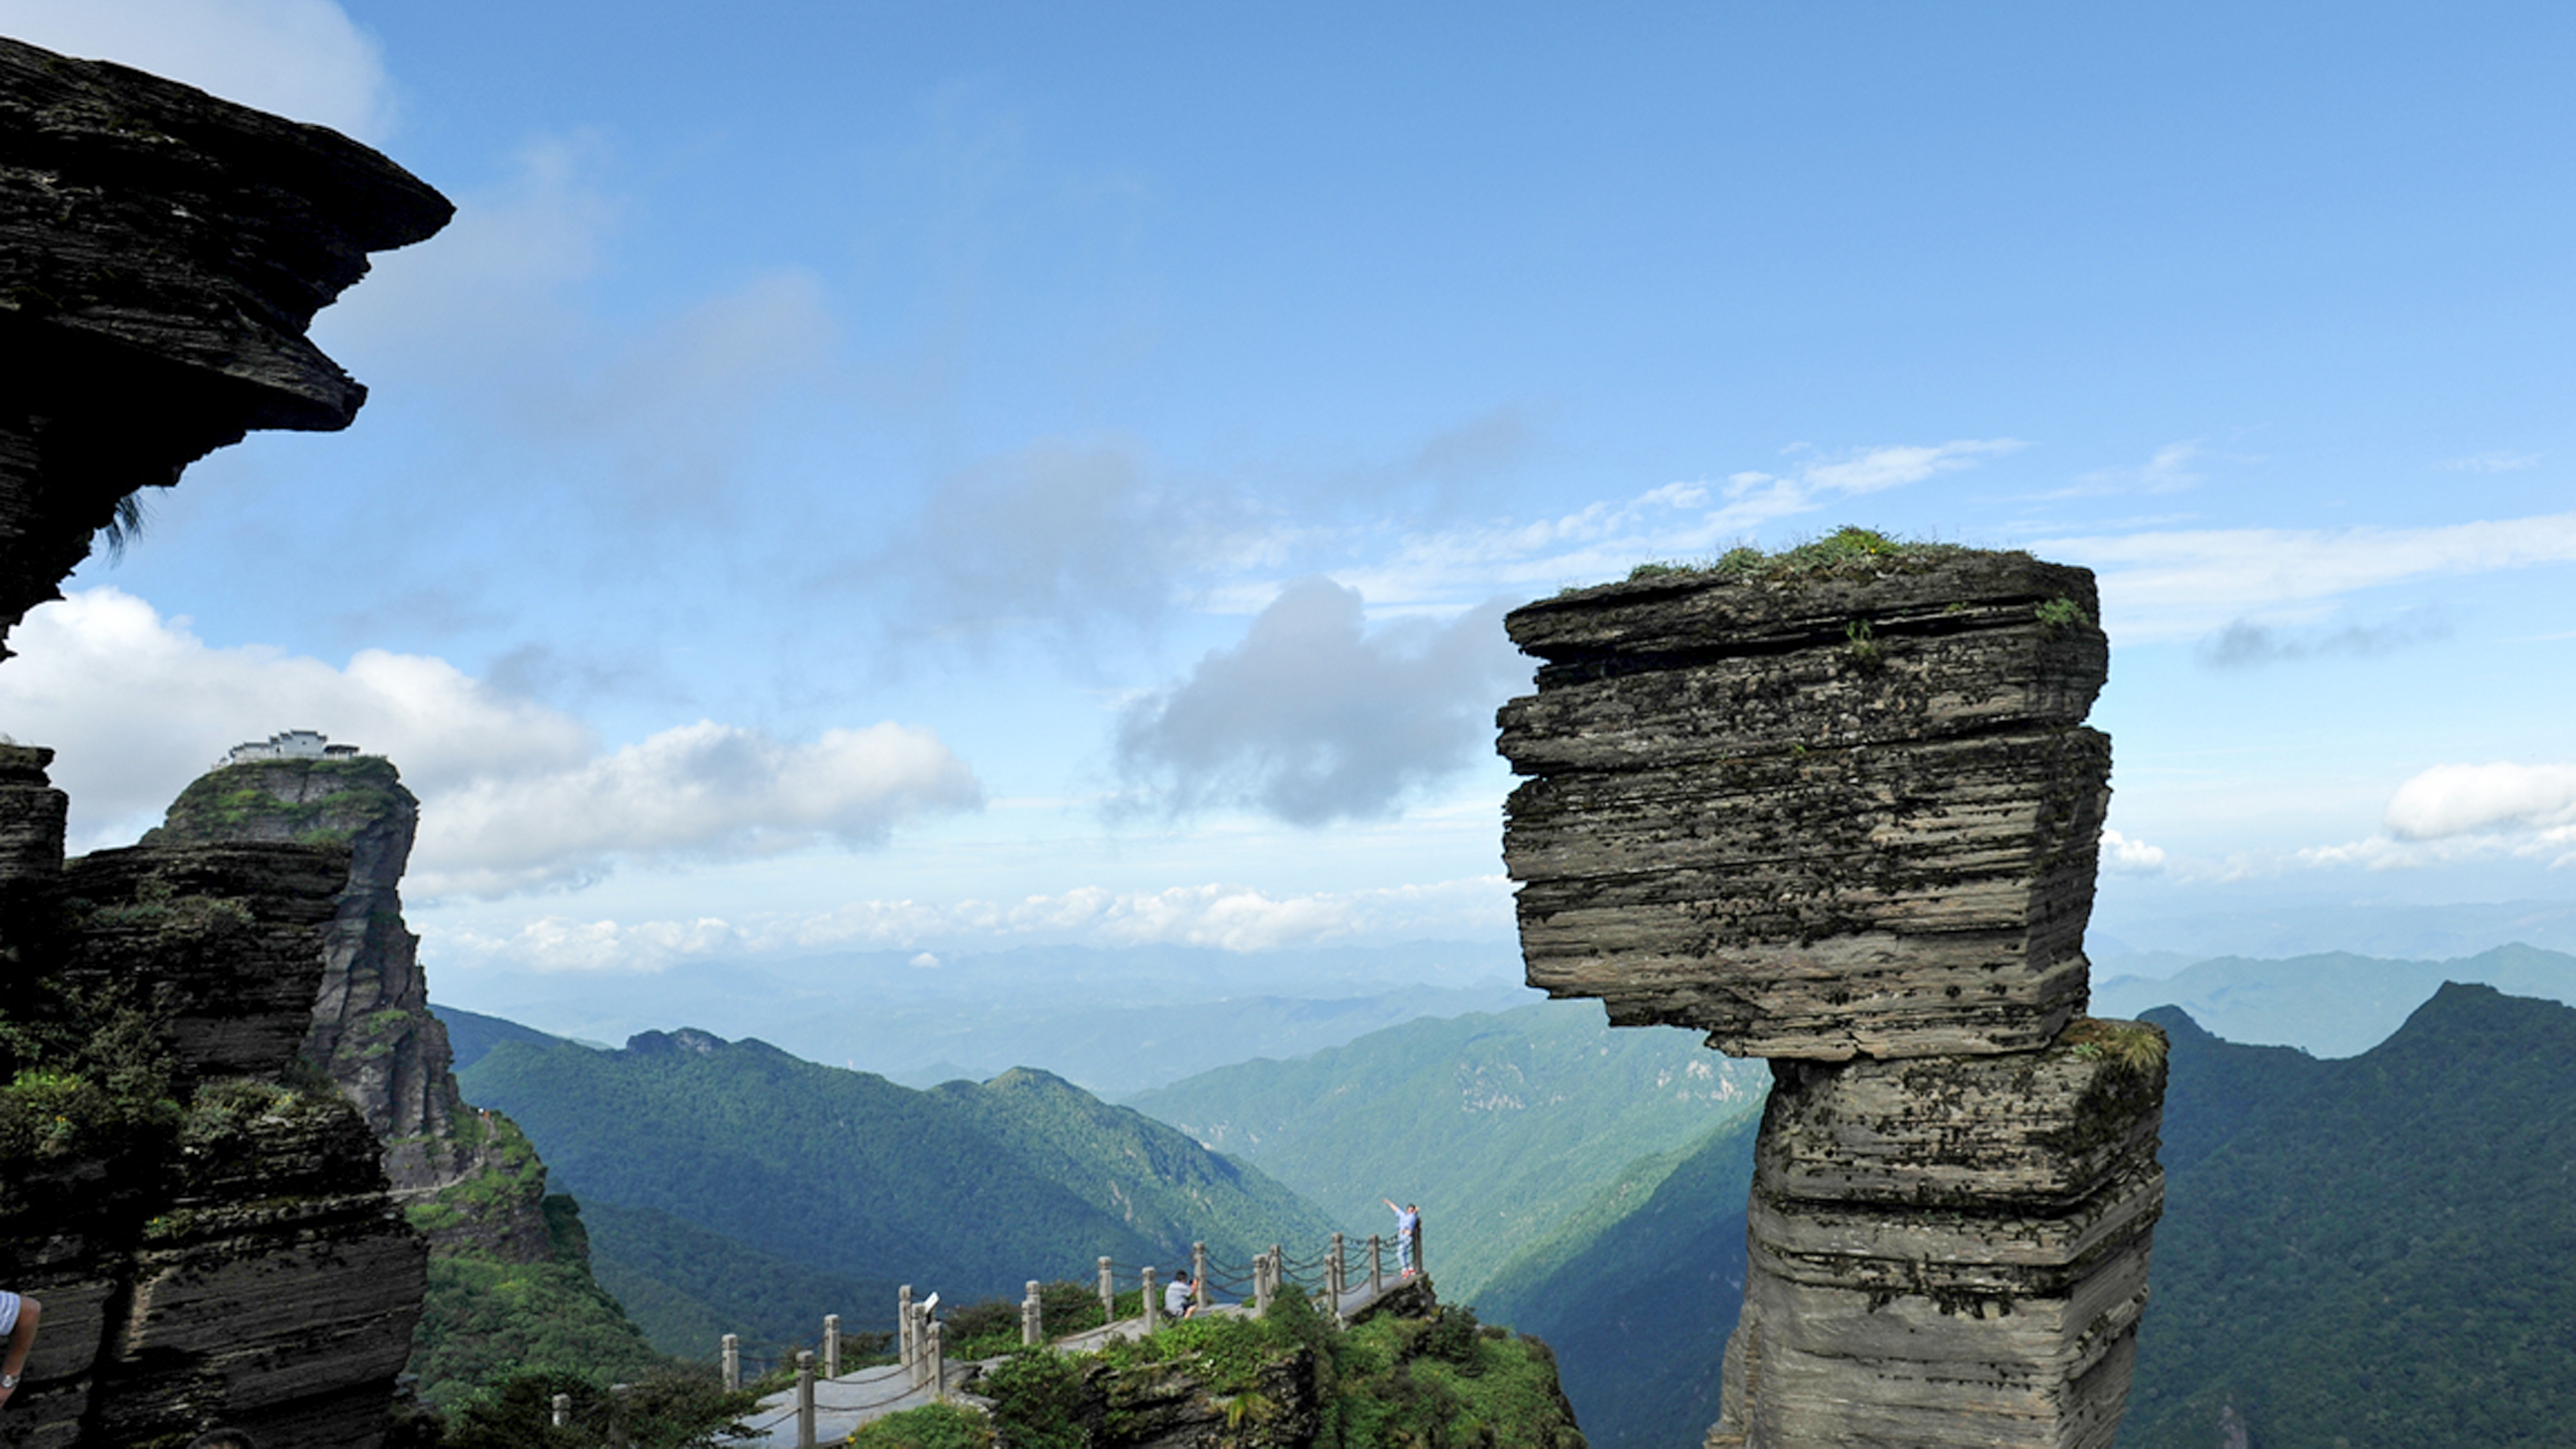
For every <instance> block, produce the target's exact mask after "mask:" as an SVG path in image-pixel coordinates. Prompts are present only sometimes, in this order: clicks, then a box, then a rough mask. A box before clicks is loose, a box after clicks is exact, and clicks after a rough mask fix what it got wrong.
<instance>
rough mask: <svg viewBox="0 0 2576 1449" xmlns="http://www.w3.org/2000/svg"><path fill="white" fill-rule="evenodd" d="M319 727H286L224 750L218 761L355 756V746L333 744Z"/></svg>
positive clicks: (239, 762) (340, 758) (333, 758)
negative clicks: (306, 728) (276, 732)
mask: <svg viewBox="0 0 2576 1449" xmlns="http://www.w3.org/2000/svg"><path fill="white" fill-rule="evenodd" d="M330 738H331V737H330V736H329V735H326V734H324V733H322V732H321V731H320V730H287V731H285V732H284V733H282V734H274V735H270V736H269V737H268V738H267V739H265V740H252V741H250V742H249V743H247V744H239V745H235V746H233V747H232V748H231V749H229V750H227V751H225V752H224V757H223V759H222V760H221V761H220V762H219V763H222V764H226V765H246V764H249V763H250V762H251V761H253V760H345V759H350V758H353V757H354V756H356V755H357V754H358V753H359V749H358V747H357V746H356V745H335V744H332V743H330Z"/></svg>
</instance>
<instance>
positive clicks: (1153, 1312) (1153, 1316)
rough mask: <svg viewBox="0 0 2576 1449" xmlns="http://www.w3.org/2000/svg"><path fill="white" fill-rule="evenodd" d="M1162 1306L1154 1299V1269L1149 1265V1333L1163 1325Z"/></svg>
mask: <svg viewBox="0 0 2576 1449" xmlns="http://www.w3.org/2000/svg"><path fill="white" fill-rule="evenodd" d="M1162 1307H1163V1305H1162V1304H1160V1303H1157V1302H1155V1301H1154V1270H1153V1268H1152V1267H1151V1266H1150V1265H1148V1266H1147V1267H1146V1269H1145V1331H1146V1332H1147V1333H1151V1332H1153V1331H1154V1330H1155V1329H1157V1328H1160V1327H1162V1326H1163V1324H1162V1319H1163V1314H1162Z"/></svg>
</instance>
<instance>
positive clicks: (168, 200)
mask: <svg viewBox="0 0 2576 1449" xmlns="http://www.w3.org/2000/svg"><path fill="white" fill-rule="evenodd" d="M450 212H451V208H450V207H449V206H448V204H447V201H446V200H445V198H443V197H441V196H440V195H439V194H438V193H437V192H435V191H433V190H431V189H430V188H429V187H428V186H426V185H423V184H422V183H421V182H420V181H419V180H418V179H416V178H415V177H413V176H412V175H411V174H410V173H408V172H406V171H404V170H403V169H402V168H400V167H398V166H396V165H394V164H393V163H392V162H390V161H387V160H386V159H385V158H383V157H382V156H379V155H377V154H376V153H375V152H373V151H370V150H368V149H367V148H366V147H364V146H361V145H359V144H357V143H356V142H354V141H351V140H349V139H348V138H347V137H345V136H342V135H339V134H338V133H336V132H333V131H328V130H325V129H323V128H322V127H319V126H306V125H298V124H297V123H295V122H292V121H287V120H283V119H281V118H279V117H276V116H270V115H265V114H262V113H261V112H258V111H254V110H250V109H248V108H246V107H243V106H237V105H234V104H232V103H230V102H228V101H221V100H217V99H215V98H214V97H212V96H209V95H207V94H206V93H204V92H203V91H199V90H195V89H193V88H191V87H188V86H183V85H179V84H177V83H175V82H172V81H166V80H162V79H160V78H158V77H156V76H150V75H145V74H144V73H142V72H140V71H135V70H128V69H126V68H125V67H123V66H118V65H108V64H104V63H101V62H95V61H83V60H74V59H71V58H70V57H67V56H60V55H55V54H53V53H52V52H50V51H44V50H39V49H37V48H35V47H33V46H29V45H22V44H20V43H18V42H16V41H12V40H0V639H5V636H6V633H7V630H8V628H10V627H12V626H14V625H15V624H16V623H17V621H18V620H19V619H20V618H21V617H23V616H24V615H25V613H26V611H27V610H28V609H30V608H32V607H34V606H35V605H36V604H39V603H42V602H43V601H45V600H46V599H49V598H53V597H55V588H56V585H57V584H58V583H59V582H60V580H61V579H62V577H63V576H64V575H65V574H67V573H69V572H70V571H71V570H72V568H73V567H74V566H76V565H77V564H78V563H79V562H80V561H81V559H82V558H83V557H85V556H86V555H87V554H88V552H89V545H90V537H91V535H92V533H93V532H95V531H96V530H97V529H99V528H100V527H102V526H104V525H106V524H107V523H108V522H109V521H110V520H111V519H113V518H114V517H115V516H116V510H117V506H118V503H119V501H120V500H122V499H123V498H124V497H125V496H126V495H127V494H130V493H132V492H133V491H134V490H135V489H137V488H142V487H147V486H166V485H168V484H170V483H173V482H176V481H177V479H178V476H179V470H180V469H181V468H183V467H185V466H186V465H187V464H188V463H190V462H193V461H194V460H196V459H197V458H199V457H201V456H203V455H204V454H206V453H207V452H209V451H211V450H213V449H215V448H218V447H221V446H223V445H224V444H226V443H231V442H235V441H237V440H239V439H240V438H241V437H242V435H243V434H244V432H246V431H247V430H249V429H252V428H308V429H311V428H320V429H330V428H341V427H346V426H347V425H348V423H349V420H350V419H351V418H352V417H354V416H355V415H356V413H357V410H358V405H359V403H360V402H361V401H362V400H363V399H364V398H365V396H366V390H365V389H364V388H362V387H360V386H359V385H358V384H357V383H356V382H354V381H352V380H351V379H350V378H349V377H348V376H347V375H346V374H345V373H343V372H341V371H340V369H339V368H338V367H337V366H335V365H334V364H333V363H332V361H331V360H330V359H329V358H328V357H325V356H323V355H322V353H321V351H320V349H318V348H316V347H314V346H313V344H312V343H311V342H309V341H307V340H306V339H305V336H304V332H305V328H306V327H307V326H308V325H309V324H310V323H311V321H312V319H313V314H314V312H315V311H316V310H318V309H320V308H321V307H323V306H324V305H326V304H327V303H329V302H330V301H331V300H332V299H333V298H334V297H336V296H338V295H339V293H340V292H341V290H342V289H343V288H346V287H347V286H348V285H349V284H350V283H352V282H355V281H356V280H358V278H359V277H361V276H363V275H364V274H365V272H366V269H367V253H369V252H371V251H381V250H384V249H386V248H389V247H398V246H402V245H405V244H407V243H410V242H415V241H418V240H420V239H422V238H423V237H426V236H428V235H430V234H431V233H432V232H435V231H437V230H438V229H439V227H441V226H443V225H445V224H446V221H447V218H448V216H449V214H450Z"/></svg>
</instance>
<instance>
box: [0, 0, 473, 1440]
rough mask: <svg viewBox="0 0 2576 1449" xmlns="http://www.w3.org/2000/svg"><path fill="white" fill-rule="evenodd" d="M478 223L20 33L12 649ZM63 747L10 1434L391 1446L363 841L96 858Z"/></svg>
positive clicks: (15, 1249)
mask: <svg viewBox="0 0 2576 1449" xmlns="http://www.w3.org/2000/svg"><path fill="white" fill-rule="evenodd" d="M449 214H450V208H449V206H448V204H447V202H446V200H445V199H444V198H442V197H440V196H439V195H438V193H437V192H435V191H433V190H431V189H430V188H429V187H428V186H426V185H423V184H422V183H421V182H420V181H419V180H418V179H417V178H415V177H413V176H411V175H410V174H409V173H407V172H405V171H404V170H403V169H402V168H400V167H398V166H396V165H394V164H393V163H392V162H390V161H387V160H386V159H385V158H383V157H382V156H379V155H377V154H376V153H374V152H373V151H370V150H368V149H366V148H365V147H363V146H360V145H358V144H357V143H355V142H353V141H350V140H349V139H348V138H346V137H344V136H341V135H338V134H337V133H335V132H332V131H328V130H324V129H322V128H320V127H317V126H304V125H297V124H295V123H293V122H290V121H285V120H281V119H280V118H278V117H275V116H269V115H264V114H261V113H260V112H257V111H253V110H249V109H247V108H245V107H242V106H237V105H233V104H231V103H229V102H226V101H221V100H217V99H215V98H214V97H212V96H209V95H206V94H205V93H204V92H202V91H198V90H195V89H192V88H190V87H187V86H183V85H178V84H175V83H173V82H170V81H166V80H162V79H159V78H157V77H153V76H149V75H145V74H143V73H141V72H139V71H133V70H128V69H126V68H125V67H122V66H116V65H108V64H103V63H99V62H94V61H83V60H75V59H72V58H69V57H66V56H61V55H56V54H53V53H51V52H49V51H44V50H39V49H37V48H35V47H33V46H28V45H22V44H19V43H18V42H15V41H9V40H0V645H4V643H5V638H6V634H7V631H8V629H9V628H10V627H12V626H14V625H15V624H16V623H17V622H18V621H19V620H20V619H21V618H23V617H24V616H25V614H26V611H27V610H28V609H30V608H33V607H34V606H35V605H37V604H39V603H41V602H43V601H45V600H47V599H51V598H55V597H59V593H58V590H59V588H60V585H61V582H62V579H63V578H64V576H65V575H67V574H68V573H69V572H70V571H71V570H72V569H73V568H74V567H75V566H76V565H78V564H79V562H80V561H81V559H83V558H84V557H86V556H87V555H88V553H89V550H90V546H91V543H92V540H93V538H94V536H95V535H96V534H97V533H98V532H99V531H100V530H101V529H107V530H109V532H110V536H111V538H121V537H123V536H124V532H125V531H126V530H129V529H130V528H131V527H132V526H133V524H134V523H135V522H136V521H137V519H138V518H139V516H140V515H139V513H138V512H137V511H136V509H135V507H134V503H133V495H134V493H135V491H136V490H137V489H140V488H145V487H157V486H168V485H169V484H171V483H174V482H176V481H177V479H178V476H179V472H180V470H181V469H182V468H184V467H185V466H186V465H187V464H188V463H189V462H191V461H193V460H195V459H196V458H198V457H201V456H203V455H204V454H205V453H207V452H208V451H210V450H212V449H214V448H217V447H220V446H222V445H224V444H226V443H229V442H233V441H235V440H237V439H239V438H241V437H242V436H243V435H244V433H245V432H247V431H248V430H250V429H252V428H304V429H330V428H339V427H344V426H346V425H347V424H348V423H349V421H350V419H351V418H352V417H353V416H354V415H355V413H356V411H357V409H358V406H359V404H360V402H361V401H362V400H363V399H364V397H365V390H364V389H363V388H361V387H359V385H358V384H357V383H355V382H354V381H352V380H350V379H349V377H348V376H347V375H346V374H344V373H342V372H341V371H340V369H339V368H338V367H337V366H336V365H334V364H333V363H332V362H331V360H330V359H329V358H327V357H325V356H323V354H322V353H321V352H320V351H319V350H318V349H316V348H315V347H314V346H313V345H312V343H311V342H310V341H308V340H307V339H306V338H305V335H304V333H305V328H306V326H307V325H308V324H309V323H310V321H311V320H312V317H313V314H314V313H315V311H317V310H318V309H319V308H321V307H322V306H324V305H326V304H327V303H329V302H330V301H331V300H332V299H333V298H334V297H336V296H338V295H339V293H340V292H341V290H342V289H344V288H346V287H347V286H348V285H349V284H350V283H352V282H354V281H356V280H357V279H358V278H359V277H360V276H361V275H363V274H364V273H365V271H366V266H367V261H366V258H367V253H369V252H370V251H376V250H382V249H384V248H388V247H394V246H401V245H405V244H407V243H410V242H414V241H418V240H420V239H422V238H424V237H427V236H428V235H430V234H431V233H433V232H435V231H437V230H438V229H439V227H440V226H442V225H444V224H445V222H446V220H447V218H448V216H449ZM0 653H5V647H0ZM51 758H52V752H51V751H49V750H44V749H37V748H30V747H26V746H19V745H6V746H0V986H5V988H6V989H5V990H0V1082H5V1084H6V1085H5V1086H0V1268H5V1270H6V1272H7V1275H8V1282H9V1285H10V1286H12V1287H15V1288H19V1289H23V1290H26V1291H29V1292H32V1293H34V1294H35V1295H36V1296H38V1297H39V1298H40V1299H42V1300H43V1301H44V1304H45V1319H44V1330H43V1333H42V1335H41V1336H40V1337H39V1339H38V1343H37V1349H36V1352H35V1354H34V1356H33V1357H32V1358H31V1359H30V1360H29V1363H28V1368H27V1373H26V1376H25V1382H24V1383H22V1384H21V1386H20V1387H19V1389H18V1391H17V1393H16V1394H15V1395H14V1397H13V1398H12V1401H11V1403H10V1405H9V1410H8V1413H7V1414H6V1415H5V1416H0V1443H8V1444H38V1445H68V1444H73V1443H110V1444H146V1443H180V1444H184V1443H186V1442H189V1441H190V1440H191V1439H194V1438H196V1437H198V1436H200V1435H203V1434H205V1433H207V1432H209V1431H212V1430H216V1429H230V1430H235V1431H238V1432H240V1433H245V1434H248V1435H249V1436H251V1438H252V1439H253V1441H254V1442H257V1443H259V1444H260V1445H262V1446H263V1449H292V1446H305V1445H310V1446H314V1449H325V1446H328V1449H369V1446H373V1445H376V1444H379V1443H381V1442H382V1440H383V1439H384V1437H385V1434H386V1431H387V1428H388V1426H389V1424H390V1422H391V1416H392V1411H393V1397H394V1394H393V1391H394V1379H395V1376H396V1374H397V1373H398V1372H399V1371H400V1369H401V1367H402V1364H403V1361H404V1358H405V1356H406V1354H407V1353H408V1352H409V1349H410V1342H411V1329H412V1324H413V1320H414V1319H415V1317H416V1316H417V1315H418V1313H419V1311H420V1301H421V1292H422V1284H423V1281H424V1266H425V1258H426V1253H425V1245H424V1244H423V1242H422V1239H421V1237H420V1235H419V1234H418V1233H416V1232H415V1231H413V1230H412V1229H411V1227H410V1226H408V1225H407V1224H406V1223H405V1222H404V1221H403V1218H402V1215H401V1213H400V1212H399V1211H398V1210H397V1209H396V1206H395V1204H394V1202H393V1200H392V1199H391V1197H390V1196H389V1195H388V1193H387V1191H386V1182H385V1177H384V1171H383V1168H382V1166H381V1164H380V1161H379V1154H378V1150H377V1146H376V1139H375V1136H374V1134H373V1133H372V1132H370V1131H369V1130H368V1123H367V1121H366V1120H365V1118H364V1117H363V1116H362V1115H361V1114H360V1113H359V1112H358V1111H357V1110H356V1109H355V1108H353V1107H352V1106H351V1105H350V1104H349V1102H348V1101H347V1100H346V1099H344V1098H343V1097H342V1096H341V1094H340V1092H339V1091H338V1089H337V1088H336V1087H335V1086H334V1085H333V1084H332V1083H331V1082H330V1081H329V1080H328V1079H327V1078H325V1077H324V1076H322V1075H321V1074H320V1073H318V1072H316V1071H314V1070H313V1069H312V1068H311V1067H310V1066H309V1065H308V1064H306V1063H305V1062H304V1061H303V1059H302V1056H301V1052H300V1049H301V1047H302V1046H303V1043H304V1042H305V1040H306V1038H307V1036H308V1035H309V1034H310V1033H311V1031H312V1026H313V1014H314V1001H315V998H316V995H317V993H318V990H319V987H320V977H321V973H322V967H323V949H322V946H323V937H324V935H325V934H326V932H327V930H328V928H329V926H330V924H331V922H332V921H333V919H334V916H335V913H336V911H337V909H338V905H339V901H340V894H341V891H342V889H343V888H344V886H345V885H346V883H347V881H348V879H349V858H350V843H349V842H348V841H345V840H333V839H327V838H326V839H316V840H312V841H306V842H293V841H275V842H261V843H188V842H180V841H176V840H168V841H162V842H157V843H155V844H152V845H146V846H137V847H134V848H132V849H127V850H113V851H100V852H97V853H95V854H92V855H90V856H87V857H85V858H83V859H81V860H77V861H71V862H66V861H65V860H64V858H63V822H64V818H65V812H66V808H67V802H66V801H65V799H64V797H63V795H62V793H61V792H60V791H57V790H55V789H53V788H52V787H51V785H50V784H49V783H48V781H47V779H46V773H45V771H46V766H47V765H48V763H49V762H50V760H51Z"/></svg>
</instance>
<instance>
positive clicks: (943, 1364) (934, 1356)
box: [923, 1318, 948, 1403]
mask: <svg viewBox="0 0 2576 1449" xmlns="http://www.w3.org/2000/svg"><path fill="white" fill-rule="evenodd" d="M923 1328H924V1330H925V1331H927V1332H928V1333H929V1335H930V1396H931V1397H932V1398H934V1399H937V1400H939V1401H940V1402H941V1403H946V1402H947V1401H948V1325H947V1324H945V1323H942V1322H940V1321H939V1320H938V1319H936V1318H934V1319H932V1320H930V1322H929V1323H927V1324H924V1325H923Z"/></svg>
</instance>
